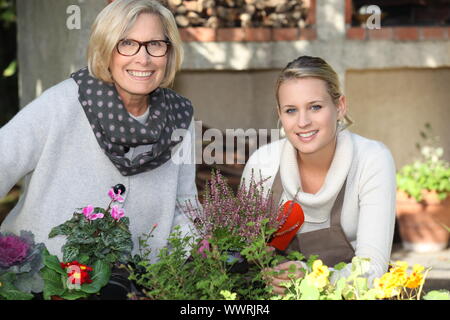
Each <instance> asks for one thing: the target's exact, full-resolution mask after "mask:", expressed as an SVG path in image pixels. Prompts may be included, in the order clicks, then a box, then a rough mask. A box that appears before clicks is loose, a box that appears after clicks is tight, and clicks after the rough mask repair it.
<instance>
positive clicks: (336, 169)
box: [243, 56, 396, 293]
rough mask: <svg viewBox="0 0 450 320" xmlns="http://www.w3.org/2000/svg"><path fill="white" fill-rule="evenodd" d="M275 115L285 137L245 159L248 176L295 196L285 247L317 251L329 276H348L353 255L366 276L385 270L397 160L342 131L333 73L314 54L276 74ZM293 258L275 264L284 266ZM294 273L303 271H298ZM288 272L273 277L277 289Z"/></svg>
mask: <svg viewBox="0 0 450 320" xmlns="http://www.w3.org/2000/svg"><path fill="white" fill-rule="evenodd" d="M276 98H277V102H278V115H279V119H280V122H281V124H282V127H283V130H284V132H285V135H286V139H281V140H279V141H276V142H273V143H271V144H269V145H266V146H263V147H261V148H260V149H258V150H257V151H256V152H255V153H253V154H252V156H251V157H250V159H249V161H248V162H247V164H246V167H245V169H244V173H243V180H244V181H246V183H248V181H250V178H251V177H252V174H254V177H256V178H257V179H262V180H264V179H265V180H264V187H265V189H266V190H267V189H269V188H271V189H272V190H273V194H274V199H276V201H279V202H278V203H283V202H285V201H288V200H296V201H297V202H298V203H299V204H300V205H301V206H302V208H303V211H304V223H303V225H302V226H301V227H300V229H299V230H298V232H297V234H296V237H295V238H294V239H293V240H292V242H291V243H290V245H289V247H288V249H294V250H299V251H300V252H302V253H303V254H304V255H305V256H309V255H319V259H321V260H322V261H323V262H324V263H325V264H327V265H328V266H330V267H333V266H334V265H335V264H337V263H339V262H345V263H347V265H346V267H345V268H344V269H342V270H340V271H339V272H338V271H336V272H335V273H334V276H333V279H336V278H337V277H338V276H339V275H341V276H342V275H349V273H350V270H351V267H352V265H351V261H352V258H353V257H354V256H359V257H364V258H369V259H370V267H369V270H368V272H367V276H368V278H369V279H373V278H374V277H380V276H381V275H382V274H383V273H384V272H386V271H387V269H388V264H389V259H390V253H391V247H392V240H393V234H394V223H395V189H396V188H395V165H394V161H393V159H392V155H391V153H390V151H389V149H388V148H387V147H386V146H385V145H384V144H382V143H381V142H378V141H374V140H370V139H367V138H364V137H361V136H359V135H357V134H354V133H352V132H350V131H349V130H347V129H346V128H347V126H348V125H349V124H350V122H351V121H350V120H349V119H348V117H347V115H346V114H347V104H346V100H345V96H344V95H343V94H342V92H341V91H340V86H339V81H338V77H337V74H336V72H335V71H334V70H333V69H332V68H331V66H330V65H328V63H326V62H325V61H324V60H323V59H321V58H318V57H309V56H302V57H299V58H297V59H295V60H293V61H292V62H290V63H289V64H288V65H287V66H286V68H285V69H284V70H283V71H282V72H281V74H280V76H279V78H278V82H277V87H276ZM291 264H295V265H298V266H304V264H303V263H300V262H297V261H290V262H285V263H283V264H281V265H279V266H278V267H277V269H280V270H283V269H288V268H289V266H290V265H291ZM297 276H298V277H300V276H302V273H301V272H298V273H297ZM287 279H288V278H287V275H286V273H285V274H282V275H280V276H278V277H274V278H273V279H272V280H273V281H272V284H273V286H274V288H275V292H277V293H282V292H283V291H284V289H283V287H282V286H280V283H282V282H283V281H286V280H287Z"/></svg>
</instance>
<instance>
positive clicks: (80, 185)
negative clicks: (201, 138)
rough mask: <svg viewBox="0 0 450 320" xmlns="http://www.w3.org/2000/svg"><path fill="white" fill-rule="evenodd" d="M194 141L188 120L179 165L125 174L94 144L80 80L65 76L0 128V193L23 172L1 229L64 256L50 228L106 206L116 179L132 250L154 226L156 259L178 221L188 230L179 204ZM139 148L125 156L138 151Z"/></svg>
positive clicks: (189, 179) (189, 187)
mask: <svg viewBox="0 0 450 320" xmlns="http://www.w3.org/2000/svg"><path fill="white" fill-rule="evenodd" d="M189 138H190V139H189ZM194 141H195V139H194V121H192V123H191V125H190V127H189V137H188V138H186V139H185V140H184V141H183V142H181V143H180V144H178V146H177V148H178V149H177V150H184V151H185V152H180V153H177V155H180V157H181V159H182V161H180V162H184V164H183V163H181V164H180V163H175V162H174V161H172V160H169V161H167V162H166V163H164V164H163V165H161V166H160V167H158V168H156V169H154V170H151V171H148V172H144V173H140V174H137V175H133V176H127V177H125V176H122V175H121V174H120V173H119V171H118V170H117V169H116V167H115V166H114V165H113V164H112V163H111V161H110V160H109V158H108V157H107V156H106V155H105V154H104V152H103V150H102V149H101V148H100V146H99V145H98V143H97V140H96V138H95V136H94V133H93V131H92V129H91V126H90V124H89V121H88V120H87V117H86V115H85V113H84V111H83V108H82V107H81V105H80V103H79V101H78V86H77V85H76V83H75V82H74V81H73V79H68V80H65V81H63V82H61V83H59V84H57V85H56V86H54V87H52V88H50V89H48V90H47V91H45V92H44V93H43V94H42V95H41V96H40V97H39V98H37V99H36V100H34V101H33V102H31V103H30V104H29V105H28V106H26V107H25V108H24V109H23V110H21V111H20V112H19V113H18V114H17V115H16V116H15V117H14V118H13V119H12V120H11V121H10V122H9V123H7V124H6V125H5V126H3V127H2V128H0V197H3V196H4V195H5V194H6V193H7V192H8V191H9V190H10V189H11V188H12V187H13V186H14V184H15V183H17V182H18V181H19V180H20V179H21V178H22V177H25V179H24V185H23V187H24V190H23V194H22V196H21V197H20V199H19V202H18V204H17V205H16V206H15V207H14V208H13V209H12V211H11V212H10V213H9V214H8V215H7V217H6V219H5V220H4V221H3V223H2V225H1V226H0V230H1V231H2V232H5V231H9V232H14V233H17V234H18V233H19V231H20V230H29V231H32V232H33V233H34V234H35V240H36V241H37V242H43V243H45V244H46V246H47V248H48V249H49V251H50V252H51V253H52V254H56V255H58V257H59V258H60V259H61V258H62V254H61V246H62V245H63V244H64V242H65V237H62V236H58V237H55V238H52V239H48V234H49V232H50V230H51V229H52V228H53V227H55V226H57V225H59V224H61V223H63V222H64V221H66V220H68V219H70V218H71V217H72V214H73V212H74V211H75V210H76V208H80V207H84V206H87V205H94V206H98V207H104V208H106V206H107V205H108V204H109V201H110V198H109V197H108V194H107V193H108V190H109V189H110V188H111V187H112V186H114V185H116V184H118V183H121V184H123V185H124V186H125V187H126V192H125V194H124V198H125V202H124V203H123V208H124V209H125V215H126V216H127V217H129V218H130V230H131V233H132V236H133V242H134V250H133V252H134V253H137V252H138V251H137V250H138V236H140V235H142V234H143V233H148V232H149V231H150V229H151V228H152V226H153V225H154V224H158V226H157V228H156V229H155V231H154V233H153V234H154V238H151V240H150V241H151V243H150V246H151V247H152V248H153V255H152V256H151V258H153V257H154V255H156V254H157V253H158V251H159V248H162V247H164V246H165V245H166V244H167V238H168V236H169V233H170V232H171V231H172V230H173V227H174V226H175V225H180V226H181V227H182V231H184V232H189V227H190V224H189V222H188V219H187V218H186V216H185V215H184V214H183V212H182V210H181V208H180V207H179V206H178V204H177V203H178V202H179V203H180V204H184V203H185V200H187V199H191V200H193V199H194V198H195V197H196V195H197V189H196V185H195V164H194V160H195V159H194V157H191V159H188V157H189V156H192V155H194V154H195V153H194V145H195V144H194V143H193V142H194ZM142 147H143V146H142ZM138 148H141V147H138ZM138 148H136V149H131V150H130V152H129V153H128V154H127V156H132V155H133V153H134V154H137V153H139V152H142V151H143V150H139V149H138ZM189 151H191V152H189ZM191 160H192V161H191Z"/></svg>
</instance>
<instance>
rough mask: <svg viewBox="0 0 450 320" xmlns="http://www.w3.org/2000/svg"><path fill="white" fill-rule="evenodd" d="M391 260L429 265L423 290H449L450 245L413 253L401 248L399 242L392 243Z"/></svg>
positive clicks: (426, 266)
mask: <svg viewBox="0 0 450 320" xmlns="http://www.w3.org/2000/svg"><path fill="white" fill-rule="evenodd" d="M391 260H392V261H396V260H402V261H406V262H408V263H409V264H410V266H412V265H413V264H416V263H418V264H421V265H423V266H424V267H425V268H428V267H431V268H432V269H431V270H430V272H429V273H428V276H427V280H426V281H425V285H424V291H425V292H427V291H429V290H436V289H446V290H450V247H447V249H446V250H443V251H439V252H433V253H415V252H410V251H406V250H404V249H403V247H402V245H401V243H394V246H393V248H392V255H391Z"/></svg>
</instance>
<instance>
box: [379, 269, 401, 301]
mask: <svg viewBox="0 0 450 320" xmlns="http://www.w3.org/2000/svg"><path fill="white" fill-rule="evenodd" d="M397 283H398V277H397V276H396V275H395V274H394V273H391V272H388V273H385V274H383V276H381V278H376V279H375V280H374V283H373V285H374V288H375V290H376V291H377V298H378V299H385V298H392V297H395V296H397V295H399V294H400V288H399V286H398V285H397Z"/></svg>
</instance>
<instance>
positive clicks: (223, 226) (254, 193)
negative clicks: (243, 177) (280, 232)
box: [186, 171, 284, 244]
mask: <svg viewBox="0 0 450 320" xmlns="http://www.w3.org/2000/svg"><path fill="white" fill-rule="evenodd" d="M264 182H265V180H263V181H260V182H259V183H256V182H255V181H254V179H253V175H252V177H251V181H250V184H249V186H248V188H247V187H245V184H242V186H241V187H240V188H239V190H238V192H237V194H236V195H235V194H234V192H233V190H232V189H231V188H230V187H229V185H228V184H227V183H226V181H225V179H224V178H223V177H222V175H221V174H220V172H219V171H217V173H214V172H213V173H212V176H211V180H210V181H209V182H208V184H207V185H206V188H205V195H204V201H203V205H202V207H203V209H201V208H200V207H199V206H193V205H192V204H191V203H188V204H187V205H186V215H187V216H188V217H189V219H190V220H191V221H192V222H193V224H194V226H195V227H196V229H197V231H198V233H199V235H200V236H201V237H202V238H203V239H207V238H208V237H210V236H213V235H214V234H215V232H217V231H218V230H221V231H223V230H225V232H226V233H227V234H228V235H231V236H238V237H240V238H241V240H242V241H243V242H244V243H246V244H250V243H252V241H253V240H254V239H256V238H257V237H258V236H259V235H260V234H261V228H263V227H265V228H268V229H275V230H276V229H278V227H279V226H280V225H282V224H283V222H284V221H279V220H277V218H278V212H279V207H278V206H276V205H275V204H274V203H273V200H272V193H270V192H266V191H265V190H264V188H263V187H262V184H263V183H264ZM264 221H268V222H267V224H266V225H265V226H263V224H264Z"/></svg>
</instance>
